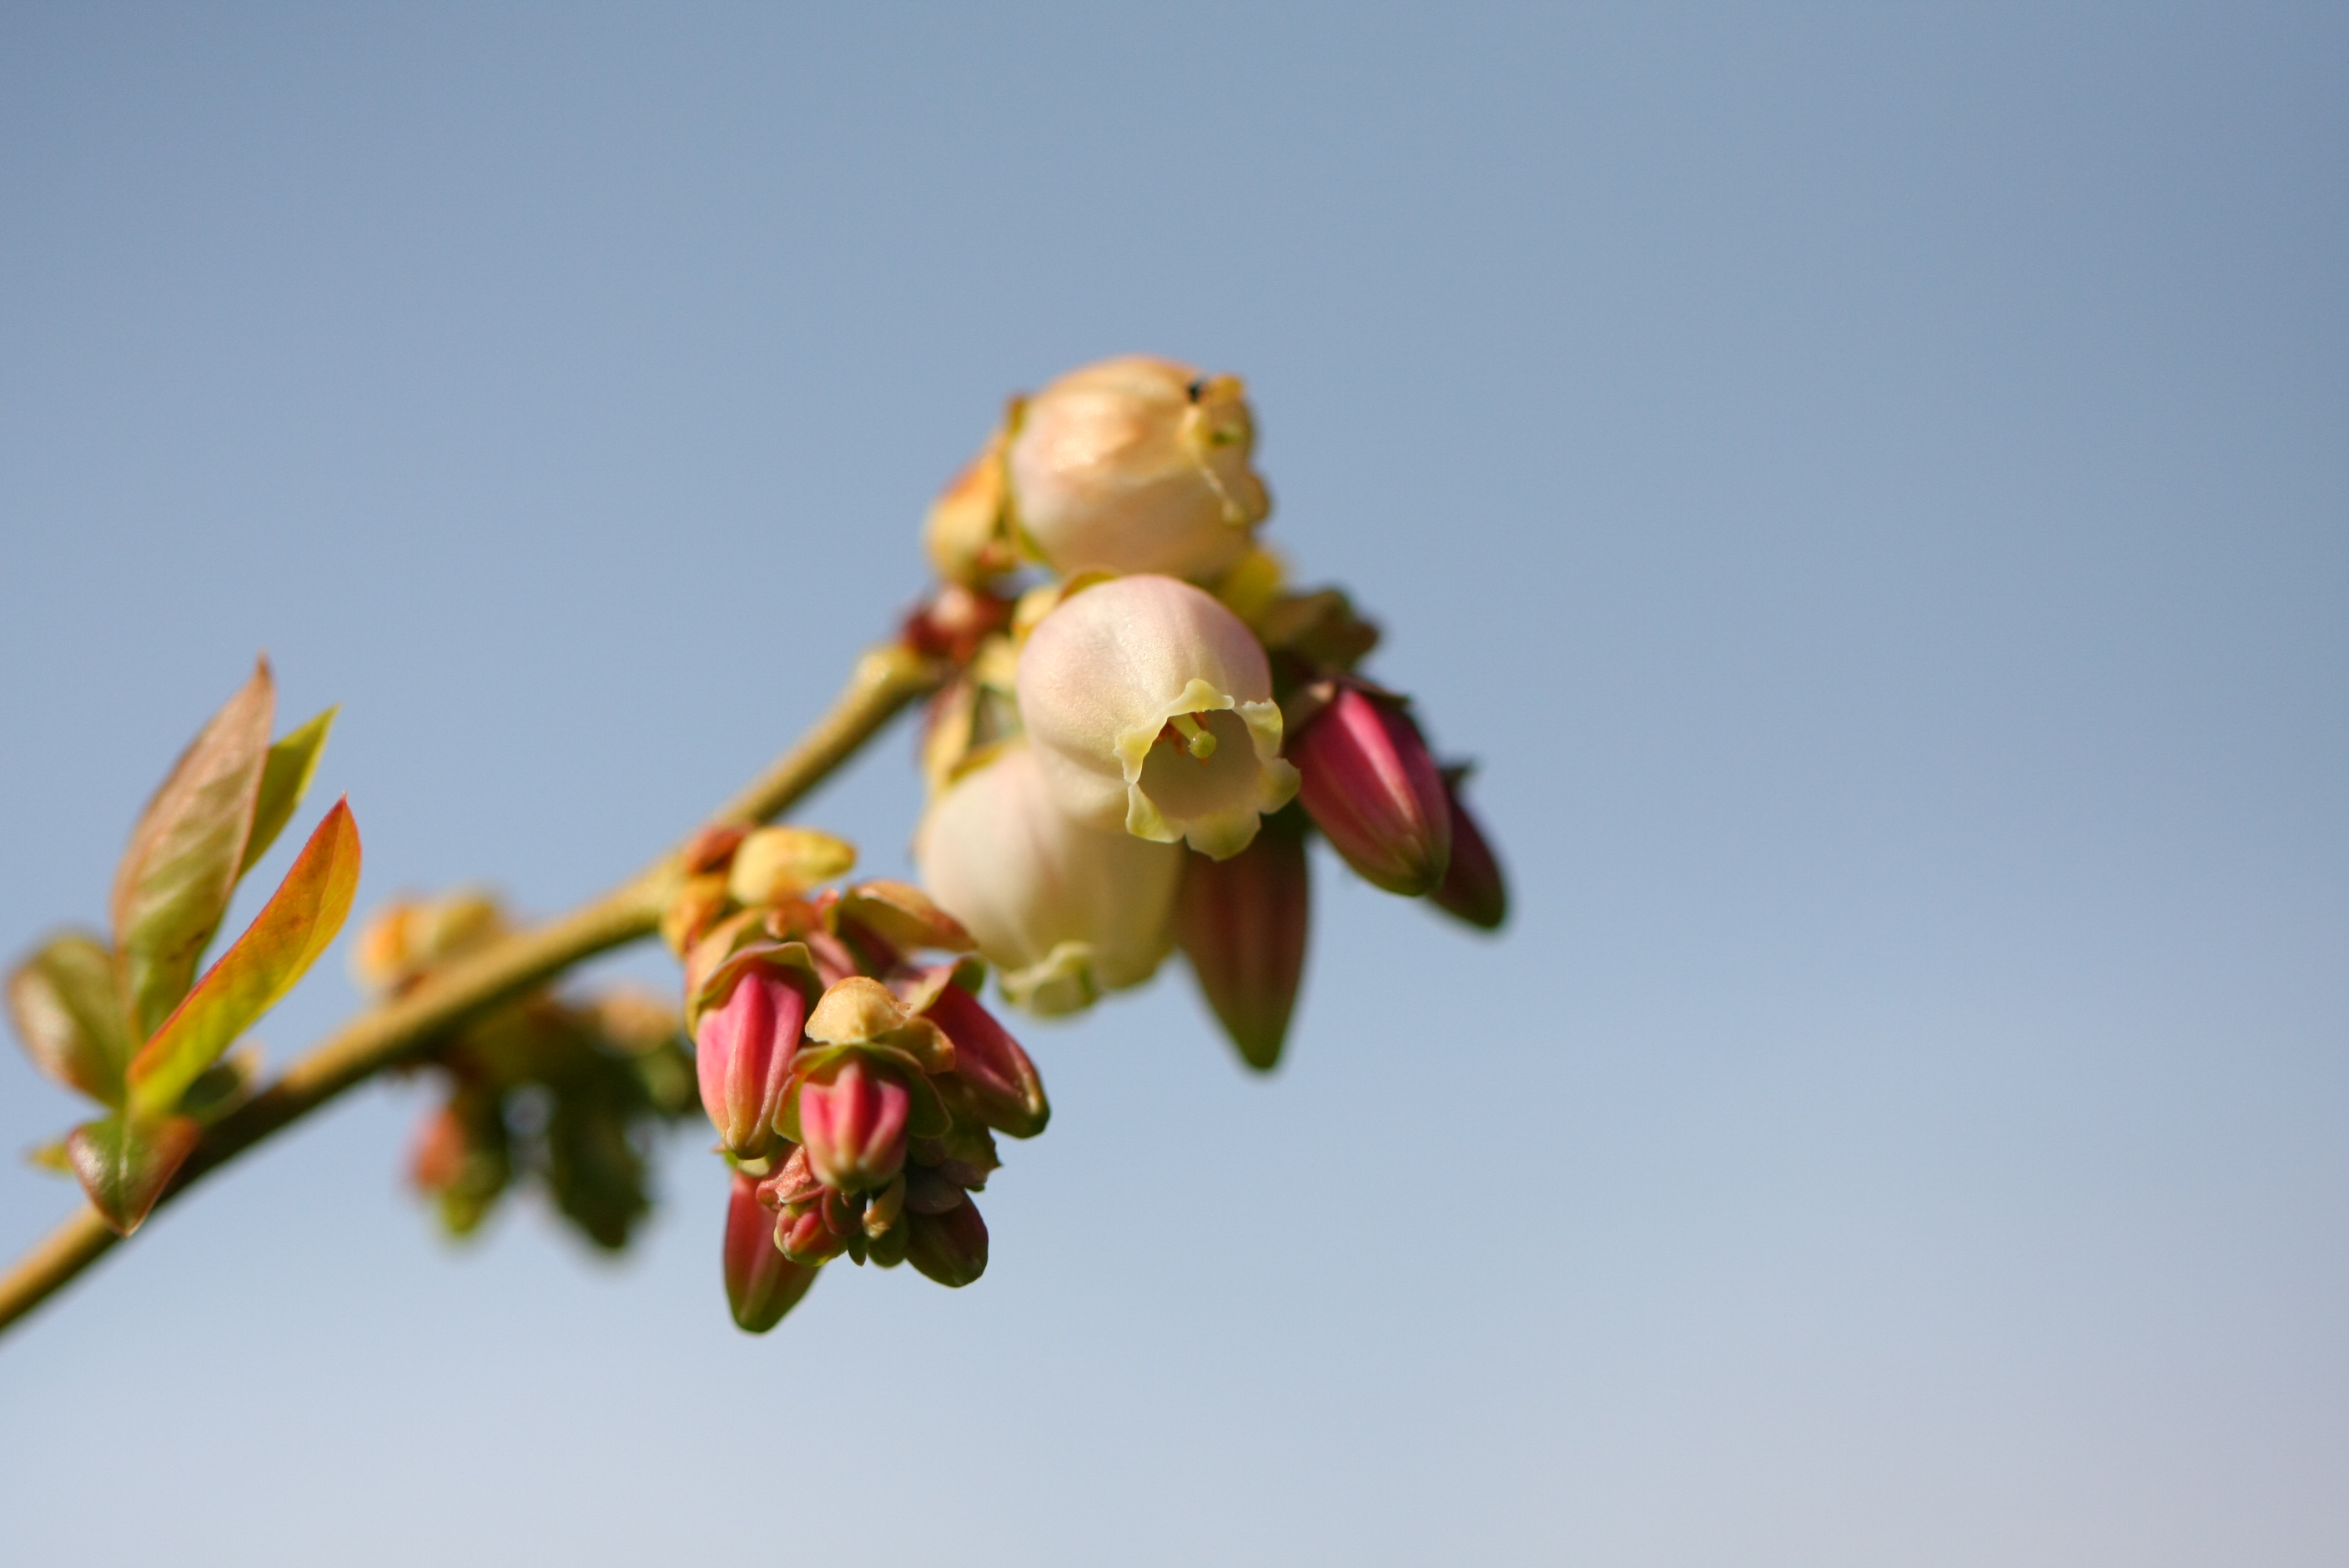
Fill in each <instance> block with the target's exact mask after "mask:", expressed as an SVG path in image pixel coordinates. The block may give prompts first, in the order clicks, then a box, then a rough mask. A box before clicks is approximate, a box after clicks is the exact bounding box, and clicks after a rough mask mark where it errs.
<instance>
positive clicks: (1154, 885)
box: [914, 746, 1183, 1014]
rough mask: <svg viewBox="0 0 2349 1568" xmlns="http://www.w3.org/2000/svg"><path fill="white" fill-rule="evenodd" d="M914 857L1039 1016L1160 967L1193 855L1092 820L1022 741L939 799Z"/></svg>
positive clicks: (1011, 990) (1007, 991)
mask: <svg viewBox="0 0 2349 1568" xmlns="http://www.w3.org/2000/svg"><path fill="white" fill-rule="evenodd" d="M914 859H915V860H916V861H918V862H919V863H920V865H921V868H922V880H923V882H925V883H926V884H927V885H928V887H929V890H930V892H932V893H933V894H934V895H936V899H937V901H938V903H940V904H942V905H944V906H945V907H946V908H947V910H949V911H951V912H952V913H953V914H954V915H955V917H956V918H957V919H958V920H960V921H961V922H962V923H963V924H964V925H966V926H968V928H969V930H970V934H971V936H972V938H973V939H974V940H976V941H977V942H978V950H979V952H980V953H981V954H985V955H986V957H987V958H988V960H989V961H990V962H991V963H993V964H994V965H996V966H997V968H999V970H1001V971H1002V975H1003V993H1004V995H1007V996H1009V997H1010V998H1011V1000H1012V1001H1013V1002H1015V1003H1017V1004H1018V1005H1019V1006H1022V1007H1025V1008H1027V1009H1028V1010H1030V1012H1035V1013H1042V1014H1055V1013H1071V1012H1075V1011H1077V1010H1078V1009H1080V1008H1082V1007H1087V1006H1092V1003H1093V1001H1094V1000H1095V999H1096V998H1097V997H1099V996H1100V995H1102V993H1103V992H1106V991H1114V990H1119V989H1122V988H1123V987H1125V986H1128V985H1140V984H1142V982H1143V981H1144V980H1147V979H1149V978H1150V977H1151V975H1154V974H1155V973H1157V970H1158V965H1159V961H1160V960H1161V959H1163V958H1164V957H1165V956H1166V952H1167V949H1168V947H1169V946H1170V945H1171V944H1172V939H1171V938H1170V936H1169V934H1168V931H1167V914H1168V912H1169V911H1170V910H1171V909H1172V908H1173V907H1174V883H1175V879H1176V878H1177V877H1178V876H1179V875H1180V874H1181V872H1182V869H1183V851H1181V850H1180V849H1178V848H1176V847H1175V846H1174V845H1172V844H1154V843H1152V842H1150V841H1147V840H1143V839H1137V838H1134V837H1133V836H1131V835H1130V834H1127V833H1123V832H1117V831H1109V832H1104V831H1102V830H1098V829H1094V828H1089V827H1086V826H1085V825H1084V824H1083V823H1081V822H1079V821H1077V820H1074V819H1073V818H1071V817H1070V816H1068V815H1067V814H1066V813H1064V812H1062V811H1061V810H1060V809H1059V808H1058V807H1056V806H1055V805H1054V804H1053V803H1052V799H1051V795H1050V791H1049V790H1048V789H1046V788H1045V785H1044V779H1043V775H1042V774H1041V772H1040V770H1039V768H1038V765H1037V761H1036V756H1035V753H1034V752H1033V751H1032V750H1031V749H1030V748H1028V747H1026V746H1014V747H1012V748H1010V749H1009V750H1008V751H1005V752H1004V753H1002V754H1001V755H1000V756H999V757H998V758H996V759H995V760H993V761H991V762H988V763H987V764H986V765H984V766H982V767H980V768H979V769H977V770H975V771H973V772H970V773H967V774H965V775H964V776H963V777H962V778H961V779H957V781H956V782H955V783H954V784H953V786H952V787H950V788H949V789H947V791H946V792H945V793H944V794H942V795H940V796H939V797H938V798H937V799H936V801H934V802H933V803H932V804H931V806H930V809H929V810H928V812H927V813H926V814H925V815H924V817H923V818H922V824H921V827H920V828H919V829H918V830H916V833H915V835H914Z"/></svg>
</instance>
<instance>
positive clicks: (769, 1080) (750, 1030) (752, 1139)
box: [693, 964, 807, 1160]
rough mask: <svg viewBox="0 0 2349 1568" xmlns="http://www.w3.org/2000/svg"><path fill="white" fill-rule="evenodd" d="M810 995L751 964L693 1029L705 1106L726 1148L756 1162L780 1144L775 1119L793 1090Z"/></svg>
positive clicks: (767, 970)
mask: <svg viewBox="0 0 2349 1568" xmlns="http://www.w3.org/2000/svg"><path fill="white" fill-rule="evenodd" d="M806 1019H807V997H806V996H805V995H802V992H801V991H800V989H799V987H798V986H797V985H793V984H792V982H791V981H790V980H789V979H787V978H786V977H785V976H784V975H782V974H781V973H780V972H779V971H777V970H775V969H771V968H769V967H767V966H766V965H759V964H752V965H746V966H745V967H744V968H743V970H742V972H741V975H740V978H739V979H737V980H736V981H735V983H734V988H733V989H732V990H731V991H730V992H729V993H727V995H726V999H725V1000H724V1001H723V1002H721V1003H719V1005H718V1006H715V1007H711V1008H709V1009H708V1010H707V1011H705V1012H704V1013H703V1014H702V1015H701V1024H700V1026H699V1027H698V1028H697V1029H695V1030H694V1039H693V1055H694V1069H695V1072H696V1074H697V1076H698V1077H699V1078H700V1080H701V1109H704V1110H706V1111H708V1112H709V1119H710V1122H711V1124H712V1125H714V1126H715V1127H716V1128H717V1129H718V1136H719V1140H720V1141H722V1142H723V1143H724V1144H725V1146H726V1148H727V1149H728V1150H730V1151H731V1152H733V1153H734V1154H736V1155H739V1156H740V1157H741V1158H742V1159H745V1160H754V1159H757V1158H758V1157H759V1156H760V1155H761V1154H764V1153H765V1152H766V1151H767V1150H769V1149H770V1148H771V1147H772V1146H773V1144H774V1140H775V1117H776V1114H777V1113H778V1112H779V1111H781V1109H782V1108H783V1096H784V1094H785V1092H786V1091H787V1090H788V1089H789V1088H790V1085H791V1069H792V1054H793V1053H794V1052H795V1051H797V1050H798V1048H799V1042H800V1026H802V1024H803V1023H804V1022H805V1021H806Z"/></svg>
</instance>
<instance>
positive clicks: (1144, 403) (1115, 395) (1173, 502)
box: [1004, 355, 1272, 583]
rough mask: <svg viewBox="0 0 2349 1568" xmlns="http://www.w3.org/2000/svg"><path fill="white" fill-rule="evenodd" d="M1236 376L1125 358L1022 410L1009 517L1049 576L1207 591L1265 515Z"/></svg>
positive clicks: (1008, 471)
mask: <svg viewBox="0 0 2349 1568" xmlns="http://www.w3.org/2000/svg"><path fill="white" fill-rule="evenodd" d="M1255 445H1256V428H1255V422H1254V420H1253V418H1252V417H1251V416H1250V414H1249V412H1248V405H1247V390H1246V388H1245V387H1243V386H1242V385H1241V383H1240V380H1239V378H1238V377H1235V376H1217V377H1201V376H1200V375H1199V373H1198V372H1197V371H1195V370H1194V369H1192V368H1191V367H1190V366H1187V365H1177V364H1175V363H1174V362H1173V361H1171V360H1165V359H1154V358H1152V357H1150V356H1146V355H1129V356H1125V357H1123V358H1119V359H1105V360H1103V361H1102V362H1101V363H1100V364H1098V365H1089V366H1085V367H1084V368H1083V369H1081V370H1076V371H1071V373H1070V374H1068V375H1066V376H1063V377H1061V378H1060V379H1059V380H1058V381H1055V382H1053V383H1052V384H1051V385H1050V386H1049V387H1045V388H1044V390H1043V391H1041V392H1040V393H1038V394H1037V395H1036V396H1035V397H1031V398H1030V399H1029V400H1028V401H1027V403H1026V404H1025V405H1024V406H1023V407H1021V409H1020V412H1019V428H1018V431H1017V433H1016V434H1015V435H1014V436H1013V437H1012V439H1011V444H1010V447H1009V451H1008V452H1007V453H1006V454H1005V459H1004V461H1005V475H1006V478H1007V479H1008V480H1009V499H1010V511H1011V516H1012V518H1013V520H1014V521H1015V522H1016V523H1017V525H1018V528H1019V533H1020V535H1021V536H1022V537H1023V538H1024V539H1025V540H1026V542H1027V543H1028V545H1029V546H1030V548H1031V549H1033V550H1034V551H1035V552H1037V553H1038V554H1040V556H1041V557H1042V558H1043V560H1044V562H1045V564H1047V565H1049V566H1050V567H1051V568H1052V569H1053V570H1054V571H1056V572H1059V573H1062V574H1064V575H1065V574H1071V573H1078V572H1092V571H1098V572H1162V573H1167V574H1169V575H1171V576H1175V577H1185V578H1190V579H1192V580H1194V581H1196V582H1202V583H1206V582H1212V581H1213V580H1215V579H1216V578H1218V577H1220V576H1222V575H1223V574H1224V573H1226V572H1227V571H1229V570H1230V569H1231V567H1232V566H1233V565H1234V563H1236V562H1237V561H1238V560H1239V559H1240V557H1241V556H1242V555H1244V554H1245V553H1247V549H1248V546H1249V543H1250V542H1251V538H1252V534H1253V531H1254V530H1255V528H1256V525H1257V523H1259V522H1261V521H1264V519H1265V516H1266V514H1267V513H1268V512H1269V511H1271V510H1272V500H1271V497H1270V496H1269V495H1268V494H1267V493H1266V490H1265V488H1264V481H1263V480H1261V479H1259V478H1258V477H1257V473H1256V470H1255V469H1253V468H1251V467H1250V466H1249V461H1248V459H1249V454H1250V453H1251V452H1252V451H1253V449H1254V448H1255Z"/></svg>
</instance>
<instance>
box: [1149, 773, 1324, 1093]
mask: <svg viewBox="0 0 2349 1568" xmlns="http://www.w3.org/2000/svg"><path fill="white" fill-rule="evenodd" d="M1302 827H1303V825H1302V824H1301V823H1298V822H1296V821H1295V819H1294V814H1293V813H1285V814H1283V815H1282V816H1279V817H1275V818H1271V819H1269V820H1267V822H1266V823H1265V829H1264V831H1263V832H1261V833H1259V834H1257V840H1256V842H1254V843H1252V844H1250V845H1249V846H1248V847H1247V849H1245V850H1242V851H1240V852H1239V853H1238V854H1237V855H1234V856H1233V857H1232V858H1231V859H1230V860H1227V861H1211V860H1207V859H1206V858H1205V857H1203V856H1198V855H1194V856H1192V857H1191V859H1190V861H1189V863H1188V864H1187V865H1185V867H1184V869H1183V891H1182V893H1181V894H1180V896H1179V897H1178V898H1177V899H1176V900H1175V903H1174V934H1175V940H1176V941H1177V942H1179V943H1180V944H1182V948H1183V954H1184V956H1185V957H1186V958H1188V959H1190V961H1191V973H1192V974H1193V975H1195V976H1196V977H1197V979H1198V982H1199V990H1200V993H1201V994H1202V995H1205V996H1206V999H1207V1006H1210V1007H1212V1008H1213V1009H1215V1014H1216V1018H1217V1019H1218V1020H1219V1021H1220V1022H1221V1023H1222V1024H1223V1026H1224V1032H1225V1033H1226V1035H1228V1036H1230V1037H1231V1041H1232V1044H1233V1045H1234V1046H1236V1047H1238V1049H1239V1053H1240V1059H1241V1060H1243V1061H1245V1062H1247V1065H1248V1066H1250V1067H1252V1068H1256V1069H1257V1071H1258V1072H1269V1071H1271V1070H1272V1068H1274V1067H1275V1066H1276V1065H1278V1062H1279V1060H1280V1047H1281V1044H1282V1042H1283V1041H1284V1040H1286V1039H1287V1037H1288V1019H1289V1015H1290V1014H1291V1013H1292V1012H1293V1011H1294V1010H1295V1009H1296V1006H1297V989H1298V985H1299V982H1300V981H1301V980H1302V979H1303V978H1304V975H1305V941H1306V931H1307V926H1308V924H1309V916H1310V913H1311V905H1312V883H1311V881H1310V878H1309V872H1308V871H1307V869H1306V859H1305V837H1304V833H1303V831H1302Z"/></svg>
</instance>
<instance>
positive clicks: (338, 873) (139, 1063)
mask: <svg viewBox="0 0 2349 1568" xmlns="http://www.w3.org/2000/svg"><path fill="white" fill-rule="evenodd" d="M358 882H359V830H358V825H357V823H356V822H354V821H353V820H351V809H350V805H349V802H347V801H344V800H337V801H336V802H335V809H334V810H331V811H329V812H327V813H326V820H324V821H322V822H320V823H319V824H318V829H317V831H316V832H314V833H312V834H311V835H310V841H309V842H308V843H306V844H305V845H303V846H302V852H301V854H300V855H298V856H296V857H295V861H294V867H293V869H292V870H291V871H288V872H286V873H285V881H284V882H280V883H278V884H277V891H276V892H274V893H272V894H270V897H269V903H267V904H266V905H264V907H263V909H262V911H261V913H260V914H259V915H257V916H255V917H254V922H253V923H252V924H251V925H249V926H247V927H245V930H244V934H243V935H242V936H240V937H238V938H237V939H236V944H235V945H234V946H233V947H231V948H230V949H229V950H228V951H227V952H226V953H224V954H221V961H220V962H219V963H218V964H215V965H212V970H211V972H210V973H209V974H207V975H205V976H204V977H203V979H202V981H200V982H199V983H198V984H197V985H196V988H195V989H194V990H192V991H191V992H189V993H188V998H187V1000H186V1001H184V1002H182V1003H181V1004H180V1006H179V1008H178V1010H177V1011H175V1012H174V1013H173V1014H172V1015H171V1017H170V1018H168V1019H166V1020H165V1021H164V1024H163V1026H162V1027H161V1028H160V1029H158V1030H156V1031H155V1036H154V1037H153V1038H152V1039H150V1040H149V1041H148V1042H147V1044H146V1045H145V1046H144V1047H140V1052H139V1054H138V1055H137V1056H136V1057H132V1058H131V1062H130V1107H131V1109H132V1111H133V1112H134V1113H136V1114H140V1115H146V1116H155V1115H160V1114H161V1113H163V1112H166V1111H170V1110H172V1109H176V1108H177V1106H178V1104H179V1100H180V1097H181V1095H182V1094H184V1093H185V1092H186V1091H187V1088H188V1086H189V1085H191V1084H192V1083H194V1082H195V1081H196V1079H197V1078H198V1077H199V1076H200V1075H201V1074H202V1072H203V1070H204V1069H205V1068H208V1067H210V1066H212V1063H214V1062H216V1061H218V1060H219V1059H220V1057H221V1053H222V1052H223V1051H225V1050H227V1049H228V1047H229V1046H230V1045H231V1044H232V1043H233V1042H234V1041H235V1039H236V1037H238V1036H239V1035H241V1034H243V1033H244V1031H245V1030H246V1029H248V1028H250V1027H251V1026H253V1023H254V1019H256V1018H258V1017H260V1016H261V1015H262V1014H264V1013H265V1012H267V1011H268V1010H269V1009H270V1008H271V1007H273V1006H276V1005H277V1000H278V998H279V997H281V996H283V995H285V993H286V992H288V991H290V990H292V989H293V987H294V983H295V981H297V980H299V979H301V978H302V975H303V974H304V972H305V971H306V970H307V969H308V968H309V967H310V965H312V964H314V963H316V961H317V957H318V954H321V953H323V952H325V951H326V944H328V943H330V942H332V941H334V939H335V934H336V932H338V931H340V930H341V929H342V927H343V921H344V919H345V918H346V917H347V915H349V913H350V912H351V898H352V896H353V894H355V893H356V892H357V891H358Z"/></svg>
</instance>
